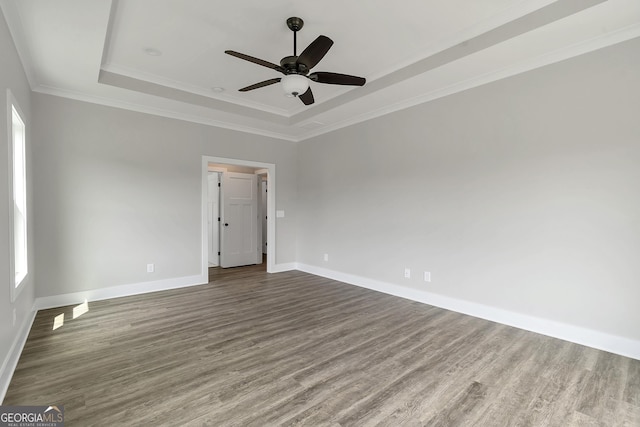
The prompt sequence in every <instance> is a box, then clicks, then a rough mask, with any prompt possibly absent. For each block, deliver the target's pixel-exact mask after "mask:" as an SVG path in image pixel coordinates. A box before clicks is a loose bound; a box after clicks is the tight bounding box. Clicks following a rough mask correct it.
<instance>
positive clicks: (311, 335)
mask: <svg viewBox="0 0 640 427" xmlns="http://www.w3.org/2000/svg"><path fill="white" fill-rule="evenodd" d="M210 279H211V283H209V284H207V285H203V286H197V287H192V288H184V289H178V290H172V291H165V292H158V293H153V294H146V295H140V296H134V297H126V298H118V299H113V300H107V301H100V302H94V303H89V311H88V312H87V313H85V314H83V315H82V316H80V317H78V318H76V319H72V310H73V307H65V308H60V309H52V310H44V311H41V312H39V313H38V315H37V317H36V320H35V323H34V325H33V328H32V331H31V333H30V335H29V338H28V341H27V343H26V346H25V348H24V351H23V354H22V357H21V359H20V362H19V364H18V367H17V370H16V372H15V374H14V376H13V380H12V382H11V385H10V387H9V390H8V392H7V395H6V398H5V401H4V404H5V405H52V404H60V405H64V407H65V415H66V425H67V426H90V425H104V426H116V425H118V426H155V425H167V426H181V425H188V426H203V425H208V426H227V425H228V426H232V425H238V426H272V425H285V426H297V425H300V426H373V425H379V426H421V425H426V426H458V425H469V426H640V361H638V360H633V359H629V358H625V357H621V356H617V355H613V354H610V353H606V352H603V351H598V350H594V349H591V348H587V347H583V346H580V345H577V344H572V343H568V342H565V341H561V340H557V339H553V338H549V337H545V336H542V335H537V334H534V333H530V332H526V331H522V330H519V329H515V328H511V327H508V326H504V325H500V324H496V323H492V322H489V321H484V320H480V319H476V318H473V317H469V316H465V315H461V314H457V313H453V312H450V311H446V310H442V309H438V308H435V307H431V306H428V305H423V304H419V303H416V302H412V301H408V300H404V299H400V298H396V297H392V296H388V295H384V294H380V293H377V292H373V291H369V290H366V289H361V288H358V287H355V286H350V285H346V284H342V283H339V282H335V281H332V280H328V279H324V278H320V277H316V276H312V275H309V274H305V273H301V272H286V273H279V274H272V275H269V274H267V273H265V272H264V269H263V268H262V267H244V268H236V269H229V270H220V269H212V270H211V271H210ZM63 312H64V313H65V323H64V325H63V326H62V327H60V328H58V329H56V330H52V325H53V319H54V317H55V316H57V315H59V314H60V313H63Z"/></svg>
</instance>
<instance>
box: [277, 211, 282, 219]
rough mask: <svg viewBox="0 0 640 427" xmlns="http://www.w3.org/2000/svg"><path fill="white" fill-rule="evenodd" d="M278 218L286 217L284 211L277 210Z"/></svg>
mask: <svg viewBox="0 0 640 427" xmlns="http://www.w3.org/2000/svg"><path fill="white" fill-rule="evenodd" d="M276 218H284V211H276Z"/></svg>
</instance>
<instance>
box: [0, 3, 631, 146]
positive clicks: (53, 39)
mask: <svg viewBox="0 0 640 427" xmlns="http://www.w3.org/2000/svg"><path fill="white" fill-rule="evenodd" d="M391 4H393V7H391V6H390V5H391ZM0 6H1V7H2V11H3V13H4V15H5V18H6V21H7V23H8V25H9V29H10V31H11V34H12V36H13V39H14V42H15V44H16V47H17V49H18V53H19V55H20V58H21V60H22V62H23V65H24V68H25V71H26V73H27V78H28V80H29V83H30V85H31V88H32V90H34V91H36V92H41V93H47V94H53V95H58V96H63V97H68V98H73V99H79V100H83V101H88V102H93V103H99V104H104V105H110V106H116V107H121V108H126V109H130V110H135V111H142V112H146V113H151V114H157V115H161V116H166V117H173V118H179V119H182V120H188V121H193V122H197V123H204V124H209V125H213V126H219V127H224V128H229V129H235V130H239V131H243V132H250V133H256V134H261V135H266V136H271V137H276V138H281V139H286V140H291V141H301V140H304V139H307V138H310V137H313V136H316V135H319V134H322V133H326V132H329V131H331V130H334V129H338V128H341V127H344V126H348V125H351V124H353V123H357V122H361V121H364V120H368V119H370V118H373V117H377V116H380V115H383V114H387V113H390V112H393V111H397V110H400V109H403V108H407V107H410V106H413V105H416V104H419V103H423V102H428V101H430V100H433V99H437V98H439V97H442V96H446V95H449V94H452V93H455V92H459V91H462V90H465V89H468V88H471V87H475V86H478V85H481V84H485V83H488V82H491V81H495V80H498V79H501V78H505V77H508V76H511V75H514V74H518V73H521V72H524V71H527V70H531V69H534V68H537V67H541V66H544V65H547V64H551V63H554V62H557V61H561V60H563V59H567V58H570V57H573V56H576V55H580V54H583V53H586V52H589V51H592V50H595V49H599V48H602V47H605V46H608V45H612V44H615V43H620V42H622V41H625V40H629V39H632V38H635V37H640V2H639V1H638V0H556V1H554V0H483V1H478V0H402V1H399V2H393V3H390V2H389V1H388V0H367V1H366V2H362V1H360V2H349V1H343V0H322V1H320V0H317V1H315V2H312V1H300V0H270V1H268V2H267V1H264V0H245V1H226V2H222V1H214V0H135V1H124V0H56V1H50V0H0ZM290 16H298V17H301V18H302V19H304V22H305V24H304V28H303V29H302V30H301V31H300V32H299V33H298V53H300V51H301V50H302V49H304V48H305V47H306V46H307V45H308V44H309V43H311V42H312V41H313V40H314V39H315V38H316V37H318V36H319V35H321V34H323V35H326V36H328V37H330V38H331V39H332V40H333V41H334V45H333V47H332V48H331V49H330V50H329V52H328V53H327V55H326V56H325V57H324V58H323V59H322V61H320V63H319V64H318V65H317V66H316V67H315V68H314V69H313V70H312V71H331V72H337V73H343V74H353V75H357V76H362V77H365V78H366V79H367V84H366V85H365V86H363V87H350V86H335V85H327V84H319V83H315V82H312V83H311V87H312V89H313V92H314V96H315V100H316V102H315V104H313V105H310V106H305V105H303V104H302V102H300V100H298V99H296V98H288V97H286V96H285V94H284V92H283V91H282V88H281V87H280V85H279V84H275V85H272V86H268V87H264V88H261V89H257V90H254V91H250V92H238V89H239V88H242V87H244V86H247V85H250V84H253V83H256V82H260V81H262V80H267V79H270V78H274V77H280V76H281V75H280V74H279V73H278V72H276V71H274V70H270V69H268V68H265V67H261V66H259V65H256V64H252V63H250V62H247V61H243V60H240V59H238V58H235V57H232V56H229V55H226V54H225V53H224V51H225V50H235V51H239V52H242V53H245V54H248V55H251V56H254V57H258V58H261V59H264V60H267V61H269V62H273V63H279V61H280V59H281V58H283V57H284V56H288V55H292V54H293V33H292V32H291V31H290V30H289V29H288V28H287V26H286V23H285V21H286V19H287V18H289V17H290ZM149 52H151V53H160V55H150V54H149Z"/></svg>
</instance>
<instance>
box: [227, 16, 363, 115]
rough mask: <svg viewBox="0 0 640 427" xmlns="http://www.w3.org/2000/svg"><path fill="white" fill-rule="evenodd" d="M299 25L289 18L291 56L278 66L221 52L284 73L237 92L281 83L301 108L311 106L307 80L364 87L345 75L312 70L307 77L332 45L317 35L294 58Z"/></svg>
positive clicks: (228, 52)
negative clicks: (291, 42)
mask: <svg viewBox="0 0 640 427" xmlns="http://www.w3.org/2000/svg"><path fill="white" fill-rule="evenodd" d="M303 25H304V21H303V20H302V19H300V18H296V17H291V18H289V19H287V27H289V29H290V30H291V31H293V55H292V56H285V57H284V58H282V59H281V60H280V65H277V64H274V63H271V62H268V61H264V60H262V59H258V58H254V57H253V56H249V55H245V54H244V53H240V52H236V51H233V50H225V52H224V53H226V54H229V55H231V56H235V57H236V58H240V59H244V60H245V61H249V62H253V63H254V64H258V65H262V66H263V67H267V68H271V69H272V70H276V71H278V72H280V73H282V74H284V77H278V78H275V79H269V80H265V81H263V82H260V83H255V84H252V85H250V86H247V87H243V88H242V89H239V91H240V92H247V91H250V90H254V89H258V88H261V87H265V86H269V85H272V84H275V83H278V82H282V87H283V89H284V91H285V93H287V94H288V95H291V96H295V97H298V98H300V100H301V101H302V102H303V103H304V105H311V104H313V102H314V99H313V92H311V87H310V86H309V81H314V82H317V83H326V84H331V85H349V86H363V85H364V84H365V82H366V80H365V79H364V78H363V77H357V76H350V75H347V74H338V73H329V72H325V71H316V72H313V73H311V74H309V71H310V70H311V69H312V68H313V67H315V66H316V64H318V62H320V60H321V59H322V58H323V57H324V56H325V55H326V53H327V52H328V51H329V49H330V48H331V46H332V45H333V40H331V39H330V38H329V37H327V36H318V38H317V39H315V40H314V41H313V42H312V43H311V44H310V45H309V46H307V48H306V49H305V50H303V51H302V53H301V54H300V56H298V54H297V37H296V34H297V33H298V31H300V30H301V29H302V26H303Z"/></svg>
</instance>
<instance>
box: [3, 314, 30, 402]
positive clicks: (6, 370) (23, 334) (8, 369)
mask: <svg viewBox="0 0 640 427" xmlns="http://www.w3.org/2000/svg"><path fill="white" fill-rule="evenodd" d="M35 318H36V311H35V310H34V311H32V312H31V315H30V316H27V318H26V319H24V321H23V322H22V325H21V326H20V330H19V331H18V335H17V336H16V338H15V339H14V340H13V343H12V344H11V348H10V349H9V354H7V357H5V359H4V361H3V362H2V367H0V404H1V403H2V402H3V401H4V397H5V395H6V394H7V390H8V389H9V383H11V378H12V377H13V373H14V371H15V370H16V367H17V366H18V361H19V360H20V355H21V354H22V349H23V348H24V344H25V343H26V342H27V337H28V336H29V331H31V326H32V325H33V320H34V319H35Z"/></svg>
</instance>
